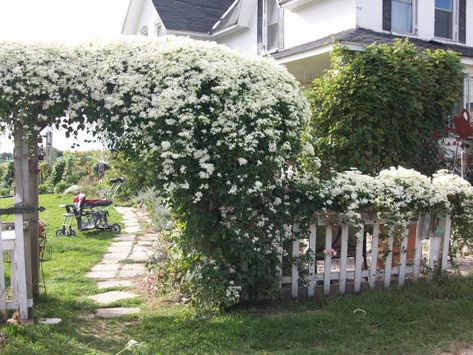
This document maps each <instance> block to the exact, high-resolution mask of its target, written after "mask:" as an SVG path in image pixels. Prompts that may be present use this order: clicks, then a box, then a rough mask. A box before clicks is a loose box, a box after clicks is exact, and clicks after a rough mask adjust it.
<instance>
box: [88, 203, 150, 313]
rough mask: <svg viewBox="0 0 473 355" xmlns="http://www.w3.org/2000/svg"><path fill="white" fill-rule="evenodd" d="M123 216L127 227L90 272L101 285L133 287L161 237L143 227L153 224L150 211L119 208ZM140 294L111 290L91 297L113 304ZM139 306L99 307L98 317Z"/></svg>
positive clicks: (135, 310)
mask: <svg viewBox="0 0 473 355" xmlns="http://www.w3.org/2000/svg"><path fill="white" fill-rule="evenodd" d="M116 210H117V212H118V213H120V214H121V215H122V221H123V224H124V228H123V231H122V233H121V234H118V235H116V236H115V237H114V238H113V240H112V243H110V245H109V247H108V250H107V252H106V253H105V254H104V255H103V258H102V260H101V261H100V263H99V264H97V265H95V266H94V267H93V268H92V269H91V271H90V272H89V273H88V274H87V275H86V276H87V277H89V278H93V279H96V280H97V288H98V289H101V290H105V291H106V289H108V288H133V287H134V286H135V285H137V283H138V281H139V278H140V277H142V276H143V275H144V274H145V273H146V267H145V263H146V262H147V261H148V260H149V258H150V256H151V255H153V250H152V248H151V246H152V245H153V243H154V242H155V241H157V239H158V235H157V234H156V233H146V231H143V230H142V226H143V225H146V224H149V223H151V220H150V218H149V217H148V215H147V213H146V212H144V211H142V210H138V209H134V208H127V207H116ZM135 297H139V295H138V294H135V293H133V292H129V291H109V292H104V293H100V294H97V295H94V296H90V297H89V298H90V299H91V300H94V301H95V302H97V303H99V304H100V305H103V306H106V305H110V304H112V303H114V302H116V301H119V300H122V299H129V298H135ZM139 311H140V309H139V308H125V307H119V308H102V309H97V312H96V314H95V316H97V317H101V318H115V317H120V316H122V315H127V314H135V313H138V312H139Z"/></svg>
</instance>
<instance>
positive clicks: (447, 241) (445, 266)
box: [442, 215, 452, 271]
mask: <svg viewBox="0 0 473 355" xmlns="http://www.w3.org/2000/svg"><path fill="white" fill-rule="evenodd" d="M451 229H452V219H451V217H450V215H447V216H446V217H445V231H444V234H443V245H442V271H446V270H447V269H448V251H449V248H450V232H451Z"/></svg>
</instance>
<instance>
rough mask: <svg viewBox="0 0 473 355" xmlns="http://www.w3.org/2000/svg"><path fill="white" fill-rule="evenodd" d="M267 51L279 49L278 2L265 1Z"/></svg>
mask: <svg viewBox="0 0 473 355" xmlns="http://www.w3.org/2000/svg"><path fill="white" fill-rule="evenodd" d="M265 5H266V6H265V19H266V21H265V22H266V26H265V27H266V31H265V32H266V41H265V42H266V50H268V51H271V50H274V49H278V48H279V11H280V10H279V4H278V0H266V1H265Z"/></svg>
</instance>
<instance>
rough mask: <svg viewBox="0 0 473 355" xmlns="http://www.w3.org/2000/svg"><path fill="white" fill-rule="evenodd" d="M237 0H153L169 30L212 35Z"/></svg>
mask: <svg viewBox="0 0 473 355" xmlns="http://www.w3.org/2000/svg"><path fill="white" fill-rule="evenodd" d="M234 2H235V0H153V4H154V7H155V8H156V10H157V11H158V13H159V17H160V18H161V21H163V24H164V26H165V27H166V29H167V30H172V31H185V32H198V33H210V32H211V31H212V27H213V26H214V25H215V24H216V23H217V22H218V21H219V20H220V19H221V18H222V16H223V15H224V14H225V13H226V12H227V11H228V10H229V9H230V6H232V4H233V3H234Z"/></svg>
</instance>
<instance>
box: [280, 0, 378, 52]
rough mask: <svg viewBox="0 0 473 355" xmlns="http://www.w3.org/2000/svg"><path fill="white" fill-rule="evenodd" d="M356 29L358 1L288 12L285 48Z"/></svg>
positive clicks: (325, 1)
mask: <svg viewBox="0 0 473 355" xmlns="http://www.w3.org/2000/svg"><path fill="white" fill-rule="evenodd" d="M369 1H371V2H375V1H373V0H369ZM355 27H356V0H322V1H317V2H313V3H311V4H308V5H307V6H304V7H302V8H298V9H295V10H289V9H286V10H285V13H284V42H285V43H284V47H285V48H290V47H294V46H297V45H299V44H304V43H307V42H311V41H314V40H317V39H320V38H323V37H327V36H330V35H332V34H336V33H339V32H342V31H344V30H348V29H352V28H355Z"/></svg>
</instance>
